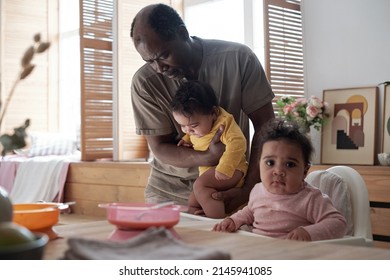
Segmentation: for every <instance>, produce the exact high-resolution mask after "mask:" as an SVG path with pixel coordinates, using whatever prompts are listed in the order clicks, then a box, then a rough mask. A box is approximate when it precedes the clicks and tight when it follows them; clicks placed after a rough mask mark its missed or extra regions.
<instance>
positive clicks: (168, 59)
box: [130, 4, 274, 212]
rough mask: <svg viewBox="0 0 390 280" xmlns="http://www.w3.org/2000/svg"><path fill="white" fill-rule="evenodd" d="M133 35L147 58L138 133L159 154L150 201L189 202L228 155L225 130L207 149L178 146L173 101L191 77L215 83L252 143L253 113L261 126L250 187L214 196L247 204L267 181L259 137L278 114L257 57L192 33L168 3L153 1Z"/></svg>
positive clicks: (136, 93) (138, 85)
mask: <svg viewBox="0 0 390 280" xmlns="http://www.w3.org/2000/svg"><path fill="white" fill-rule="evenodd" d="M130 35H131V38H132V39H133V42H134V45H135V48H136V50H137V52H138V53H139V54H140V55H141V57H142V59H143V60H144V61H145V62H146V64H145V65H143V66H142V67H141V68H140V69H139V70H138V71H137V72H136V74H135V75H134V77H133V81H132V103H133V110H134V118H135V123H136V129H137V134H140V135H144V136H145V138H146V140H147V142H148V145H149V147H150V149H151V151H152V153H153V156H154V159H153V161H152V163H151V167H152V169H151V175H150V177H149V181H148V185H147V187H146V190H145V199H146V201H147V202H150V203H158V202H162V201H168V200H173V201H175V202H177V203H179V204H187V199H188V196H189V194H190V193H191V190H192V183H193V182H194V180H195V179H196V178H197V176H198V172H197V168H198V166H200V165H216V164H217V163H218V160H219V158H220V157H221V155H222V154H223V152H224V146H223V145H222V143H220V142H219V139H218V138H219V136H220V132H218V133H217V134H216V135H215V137H214V139H213V141H212V143H211V144H210V146H209V149H208V150H207V151H204V152H200V151H194V150H193V149H191V148H188V147H182V146H181V147H178V146H177V143H178V141H179V140H180V139H181V137H182V136H183V132H182V131H181V128H180V126H179V125H178V124H177V123H176V122H175V120H174V118H173V116H172V113H171V112H170V107H169V103H170V101H171V100H172V97H173V96H174V95H175V93H176V90H177V88H178V87H179V86H180V85H181V84H182V83H184V82H185V81H186V80H200V81H203V82H206V83H208V84H210V85H211V86H212V87H213V89H214V91H215V93H216V95H217V97H218V101H219V103H220V106H221V107H223V108H224V109H225V110H227V111H228V112H229V113H231V114H232V115H233V116H234V118H235V120H236V122H237V123H238V124H239V125H240V127H241V129H242V130H243V133H244V135H245V137H246V139H247V140H248V143H249V142H250V139H249V121H248V117H249V119H250V120H251V122H252V124H253V127H254V130H255V133H254V137H253V140H252V142H251V153H250V160H249V170H248V174H247V178H246V180H245V183H244V186H243V187H242V188H233V189H230V190H227V191H224V192H217V193H214V194H213V198H214V199H220V200H224V202H225V205H226V209H227V212H231V211H233V210H235V209H237V208H238V207H239V206H241V205H243V204H245V203H246V202H247V201H248V198H249V193H250V191H251V189H252V187H253V186H254V185H255V183H257V182H259V181H260V176H259V168H258V148H257V137H256V135H257V133H258V132H259V130H260V128H261V126H262V124H263V123H265V122H266V121H267V120H268V119H270V118H273V117H274V113H273V107H272V103H271V101H272V99H273V97H274V94H273V92H272V90H271V87H270V86H269V83H268V81H267V79H266V76H265V73H264V70H263V68H262V66H261V64H260V62H259V60H258V59H257V57H256V55H255V54H254V53H253V52H252V51H251V50H250V49H249V48H248V47H247V46H244V45H241V44H238V43H232V42H225V41H219V40H203V39H201V38H198V37H191V36H189V33H188V31H187V29H186V27H185V25H184V22H183V20H182V19H181V18H180V16H179V15H178V14H177V12H176V11H175V10H174V9H172V8H171V7H169V6H166V5H164V4H153V5H149V6H146V7H145V8H143V9H142V10H141V11H140V12H138V14H137V15H136V16H135V18H134V20H133V23H132V26H131V34H130ZM221 129H223V128H221ZM248 151H249V149H248Z"/></svg>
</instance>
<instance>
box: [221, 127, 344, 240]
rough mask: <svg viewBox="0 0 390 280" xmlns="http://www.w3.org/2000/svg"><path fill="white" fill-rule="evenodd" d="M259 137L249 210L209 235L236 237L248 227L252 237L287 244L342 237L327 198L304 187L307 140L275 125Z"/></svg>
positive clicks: (309, 151)
mask: <svg viewBox="0 0 390 280" xmlns="http://www.w3.org/2000/svg"><path fill="white" fill-rule="evenodd" d="M260 137H261V139H260V140H261V141H260V157H259V160H260V162H259V166H260V176H261V182H260V183H257V184H256V185H255V186H254V187H253V189H252V191H251V194H250V197H249V202H248V205H247V206H245V207H244V208H243V209H242V210H239V211H238V212H236V213H235V214H233V215H231V216H230V217H228V218H226V219H224V220H223V221H221V222H220V223H218V224H216V225H215V226H214V228H213V230H215V231H226V232H234V231H236V230H238V229H239V228H240V227H241V226H242V225H250V226H253V232H254V233H258V234H261V235H266V236H270V237H277V238H284V239H291V240H301V241H315V240H324V239H334V238H341V237H343V236H344V235H345V233H346V229H347V225H346V220H345V218H344V217H343V215H342V214H341V213H340V212H339V211H338V210H337V209H336V208H335V207H334V206H333V204H332V201H331V200H330V199H329V197H328V196H327V195H325V194H322V193H321V191H320V190H319V189H318V188H315V187H312V186H310V185H308V184H307V183H306V182H305V181H304V179H305V177H306V175H307V172H308V170H309V168H310V157H311V155H312V153H313V146H312V144H311V142H310V140H309V139H308V138H307V137H306V135H304V134H302V133H301V132H300V130H299V127H298V126H297V125H296V124H294V123H292V122H288V121H286V120H281V119H274V120H271V121H269V123H268V124H266V125H265V126H264V128H263V130H262V134H261V136H260Z"/></svg>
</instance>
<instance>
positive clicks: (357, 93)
mask: <svg viewBox="0 0 390 280" xmlns="http://www.w3.org/2000/svg"><path fill="white" fill-rule="evenodd" d="M323 100H324V101H325V102H327V103H328V104H329V109H330V117H329V120H328V123H327V124H326V125H325V126H323V128H322V145H321V162H322V163H323V164H356V165H373V164H374V161H375V156H376V155H375V143H376V139H375V138H376V131H375V130H376V126H377V125H376V123H377V122H376V120H377V119H376V118H377V100H378V87H362V88H347V89H330V90H324V92H323Z"/></svg>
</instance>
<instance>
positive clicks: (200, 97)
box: [170, 81, 218, 117]
mask: <svg viewBox="0 0 390 280" xmlns="http://www.w3.org/2000/svg"><path fill="white" fill-rule="evenodd" d="M170 106H171V110H172V112H177V113H179V114H181V115H183V116H186V117H191V116H192V115H193V114H194V113H198V114H202V115H209V114H212V113H213V112H215V108H216V107H218V100H217V97H216V96H215V93H214V90H213V88H212V87H211V86H210V85H209V84H207V83H204V82H200V81H188V82H185V83H184V84H183V85H181V86H180V87H179V88H178V90H177V91H176V95H175V96H174V97H173V99H172V101H171V103H170Z"/></svg>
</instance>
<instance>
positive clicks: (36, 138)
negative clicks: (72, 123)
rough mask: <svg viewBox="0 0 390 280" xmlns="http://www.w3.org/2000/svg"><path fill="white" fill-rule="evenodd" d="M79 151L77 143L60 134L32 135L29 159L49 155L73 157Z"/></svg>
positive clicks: (43, 133) (44, 133)
mask: <svg viewBox="0 0 390 280" xmlns="http://www.w3.org/2000/svg"><path fill="white" fill-rule="evenodd" d="M76 150H77V146H76V141H75V140H74V139H71V138H70V137H67V136H66V135H63V134H60V133H49V132H42V133H32V134H31V148H30V149H29V150H28V151H27V153H26V155H27V156H29V157H35V156H47V155H71V154H73V153H74V152H75V151H76Z"/></svg>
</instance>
